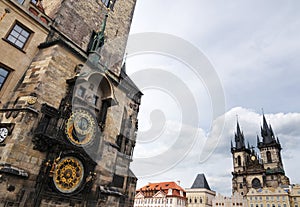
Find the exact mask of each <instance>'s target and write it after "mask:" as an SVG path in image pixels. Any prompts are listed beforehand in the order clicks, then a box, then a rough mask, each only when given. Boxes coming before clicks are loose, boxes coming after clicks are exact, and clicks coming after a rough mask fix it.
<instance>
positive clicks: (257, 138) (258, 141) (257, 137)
mask: <svg viewBox="0 0 300 207" xmlns="http://www.w3.org/2000/svg"><path fill="white" fill-rule="evenodd" d="M256 140H257V146H259V143H260V140H259V136H258V135H256Z"/></svg>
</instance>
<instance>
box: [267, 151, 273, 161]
mask: <svg viewBox="0 0 300 207" xmlns="http://www.w3.org/2000/svg"><path fill="white" fill-rule="evenodd" d="M267 162H268V163H271V162H272V156H271V152H270V151H267Z"/></svg>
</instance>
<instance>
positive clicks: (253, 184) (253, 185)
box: [252, 178, 261, 189]
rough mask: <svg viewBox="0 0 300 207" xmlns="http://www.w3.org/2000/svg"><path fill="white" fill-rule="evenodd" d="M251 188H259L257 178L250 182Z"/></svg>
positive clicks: (259, 184)
mask: <svg viewBox="0 0 300 207" xmlns="http://www.w3.org/2000/svg"><path fill="white" fill-rule="evenodd" d="M252 188H255V189H258V188H261V183H260V180H259V179H258V178H254V179H253V180H252Z"/></svg>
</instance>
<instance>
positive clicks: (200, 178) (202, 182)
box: [191, 174, 211, 190]
mask: <svg viewBox="0 0 300 207" xmlns="http://www.w3.org/2000/svg"><path fill="white" fill-rule="evenodd" d="M191 188H192V189H195V188H205V189H207V190H211V189H210V187H209V185H208V182H207V180H206V178H205V175H204V174H198V175H197V177H196V179H195V181H194V183H193V185H192V187H191Z"/></svg>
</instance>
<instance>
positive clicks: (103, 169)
mask: <svg viewBox="0 0 300 207" xmlns="http://www.w3.org/2000/svg"><path fill="white" fill-rule="evenodd" d="M42 3H43V4H42ZM135 4H136V0H127V1H123V0H114V1H107V0H89V1H74V0H52V1H46V0H45V1H43V2H41V1H40V0H37V1H35V0H31V1H29V0H4V1H1V2H0V9H1V13H0V15H2V16H1V22H0V24H1V35H2V40H1V41H2V42H1V41H0V42H1V43H0V44H3V45H4V47H3V48H8V50H9V51H11V52H10V54H4V55H3V56H2V53H3V50H2V52H1V65H3V68H4V70H1V69H0V70H1V71H0V72H1V78H2V79H0V80H2V81H1V102H2V103H1V104H2V105H1V109H0V136H1V138H0V174H1V175H0V176H1V177H0V180H1V181H0V192H1V195H0V206H1V205H2V206H112V207H114V206H129V207H130V206H133V200H134V195H135V187H136V181H137V179H136V177H135V176H134V174H133V172H131V170H130V168H129V167H130V162H131V161H132V153H133V149H134V146H135V140H136V131H137V127H138V120H137V114H138V111H139V105H140V101H141V96H142V93H141V92H140V91H139V89H138V88H137V87H136V86H135V84H134V83H133V82H132V81H131V80H130V78H129V77H128V76H127V74H126V64H125V63H123V56H124V52H125V46H126V42H127V37H128V33H129V30H130V25H131V21H132V17H133V12H134V8H135ZM2 25H3V28H5V29H6V30H7V31H3V29H2ZM4 26H5V27H4ZM1 47H2V45H1ZM19 66H20V67H19ZM19 70H20V71H19ZM3 71H4V72H3ZM5 71H9V72H8V73H7V72H5Z"/></svg>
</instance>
